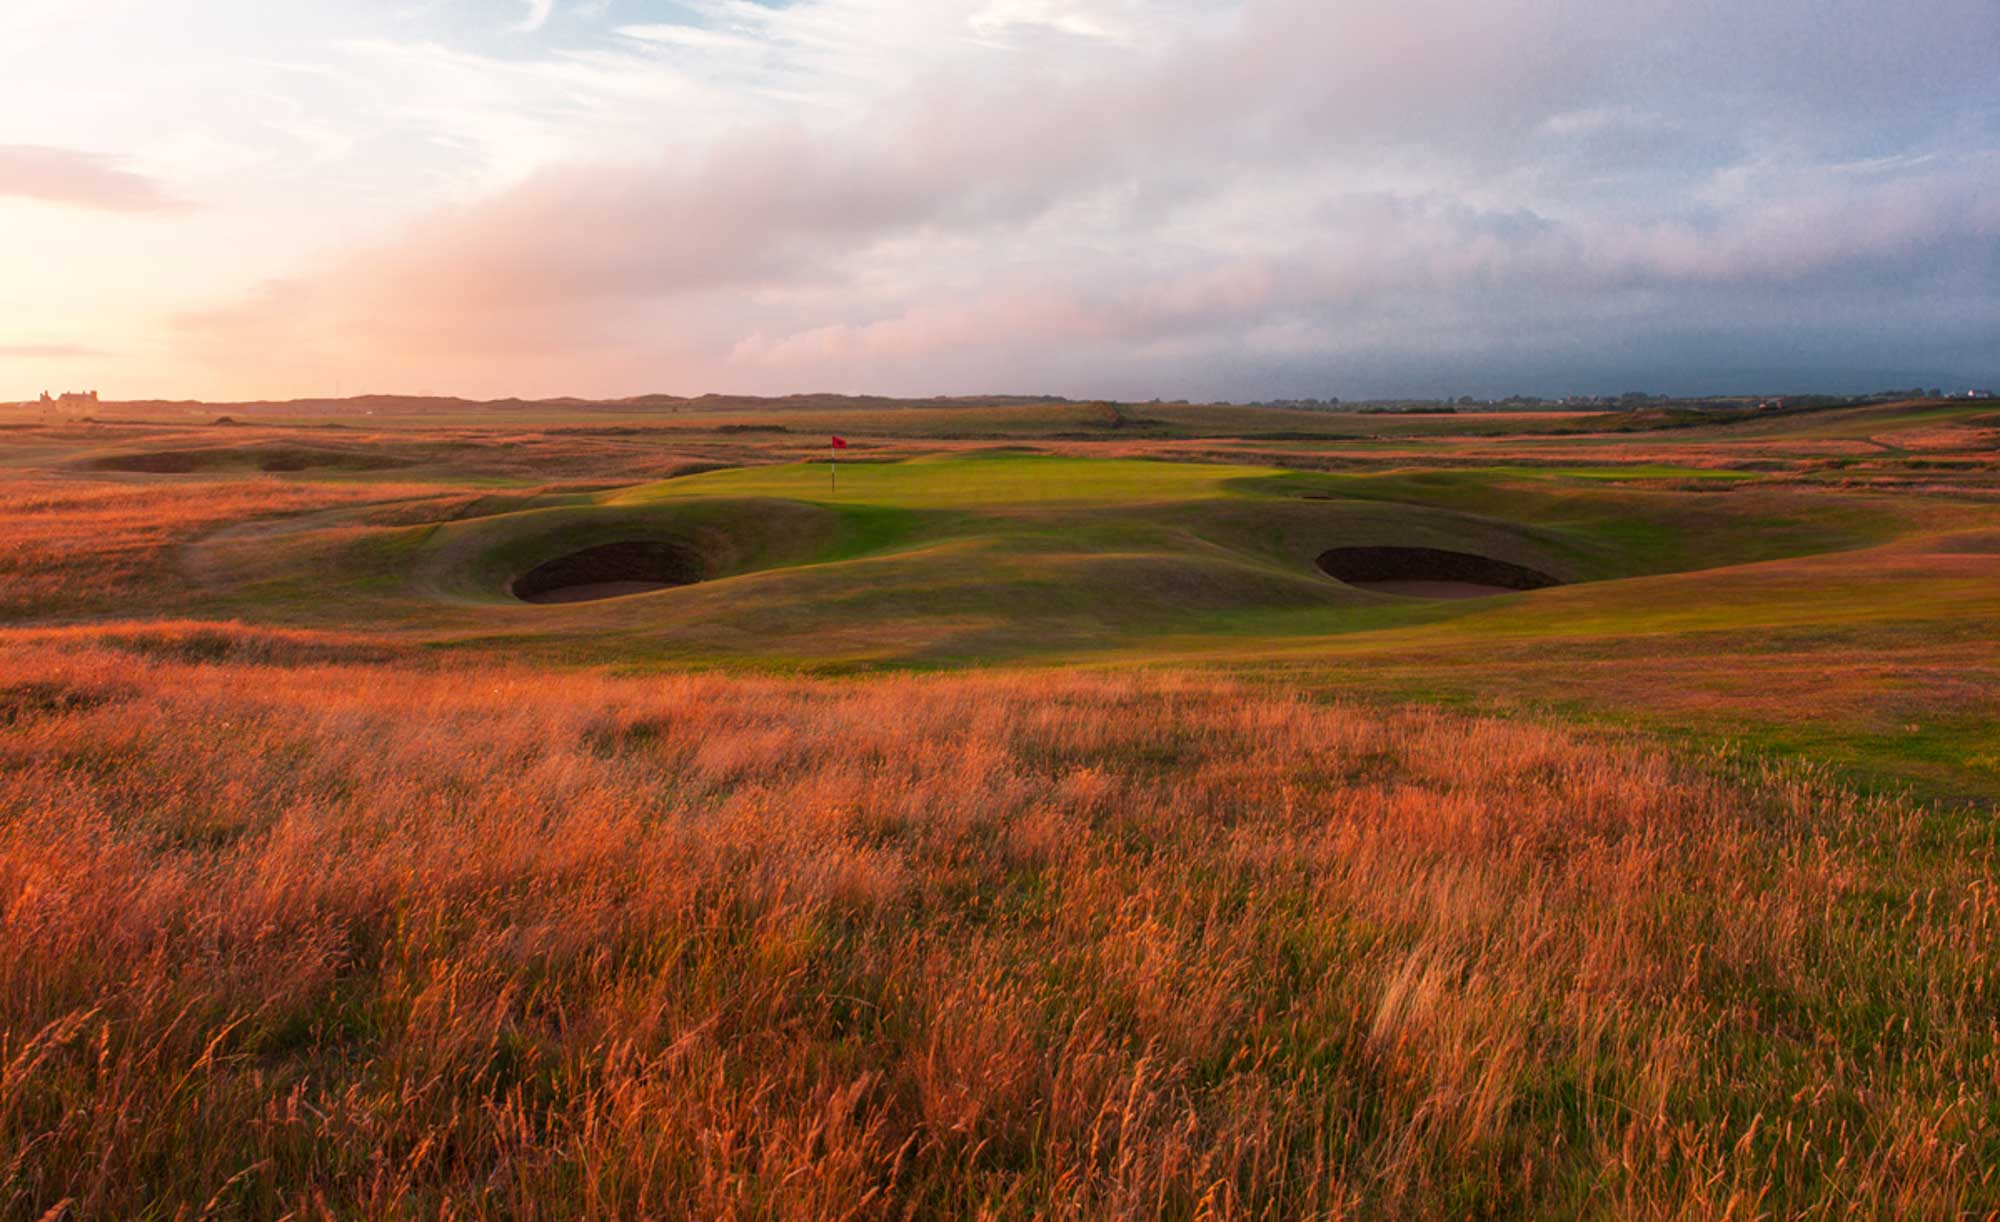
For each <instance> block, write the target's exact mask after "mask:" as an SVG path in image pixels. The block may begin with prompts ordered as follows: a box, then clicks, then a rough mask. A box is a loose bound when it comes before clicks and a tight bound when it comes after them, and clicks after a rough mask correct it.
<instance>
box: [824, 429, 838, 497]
mask: <svg viewBox="0 0 2000 1222" xmlns="http://www.w3.org/2000/svg"><path fill="white" fill-rule="evenodd" d="M826 490H827V491H828V492H829V493H831V494H832V495H834V496H839V495H840V447H839V446H836V445H834V444H833V443H832V442H831V441H829V442H827V443H826Z"/></svg>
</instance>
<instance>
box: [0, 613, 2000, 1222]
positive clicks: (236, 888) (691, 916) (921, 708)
mask: <svg viewBox="0 0 2000 1222" xmlns="http://www.w3.org/2000/svg"><path fill="white" fill-rule="evenodd" d="M173 640H174V633H173V632H172V631H171V630H166V631H162V632H161V633H159V634H157V636H156V637H155V647H154V648H153V649H152V650H150V651H142V653H141V654H140V655H138V656H135V654H134V652H133V651H131V650H130V649H129V648H128V649H125V650H115V651H114V650H110V649H106V648H103V647H101V646H93V645H87V644H83V643H81V642H68V643H62V642H51V643H48V644H44V645H42V646H38V647H35V648H32V649H22V650H18V651H15V652H14V653H12V654H11V656H10V666H9V677H8V680H7V682H6V684H5V685H4V686H0V718H4V720H5V722H6V726H7V733H6V735H5V738H4V740H0V807H4V809H6V810H8V811H9V812H10V814H9V817H8V819H7V820H6V821H5V823H4V825H0V922H4V926H0V928H4V931H5V935H6V942H7V945H8V947H9V951H10V953H9V954H8V955H7V956H5V958H4V960H0V1032H4V1033H5V1034H4V1037H0V1039H3V1040H4V1042H0V1150H4V1151H5V1152H6V1154H5V1160H4V1161H0V1192H4V1196H0V1207H4V1208H5V1209H7V1210H8V1211H9V1212H11V1213H15V1214H18V1215H22V1216H36V1215H39V1214H41V1213H43V1212H44V1211H47V1210H50V1209H54V1208H56V1207H57V1206H59V1205H61V1204H62V1203H64V1202H67V1203H68V1204H69V1206H70V1207H71V1208H72V1209H73V1210H74V1211H75V1213H76V1214H77V1215H78V1216H89V1217H111V1216H120V1217H135V1216H143V1215H145V1214H148V1213H150V1212H158V1213H162V1214H170V1213H173V1212H175V1209H176V1208H177V1207H180V1206H188V1207H192V1208H195V1209H198V1210H206V1211H209V1212H213V1213H221V1214H234V1215H245V1216H268V1215H273V1214H278V1213H291V1214H298V1215H321V1214H333V1215H363V1216H393V1215H410V1216H425V1215H430V1214H433V1213H436V1212H439V1211H443V1210H445V1209H446V1207H447V1203H448V1204H449V1209H450V1211H451V1212H456V1213H459V1214H462V1215H485V1216H570V1215H573V1214H583V1215H589V1216H602V1217H631V1216H674V1215H690V1214H691V1215H695V1216H719V1215H727V1214H769V1215H780V1216H822V1215H824V1216H894V1215H900V1214H903V1213H906V1212H911V1211H914V1212H916V1213H919V1214H926V1215H938V1214H952V1215H972V1214H979V1213H990V1214H994V1215H1000V1216H1030V1215H1043V1214H1049V1215H1057V1216H1072V1217H1103V1216H1133V1217H1151V1216H1159V1215H1162V1214H1165V1215H1173V1216H1191V1217H1192V1216H1288V1217H1295V1216H1305V1215H1327V1216H1341V1215H1347V1214H1363V1213H1365V1214H1373V1215H1376V1216H1385V1215H1401V1216H1411V1215H1416V1214H1423V1215H1437V1214H1451V1215H1461V1214H1468V1213H1471V1214H1522V1213H1536V1214H1548V1213H1559V1214H1571V1213H1610V1214H1616V1215H1619V1216H1624V1217H1720V1216H1740V1217H1758V1216H1799V1215H1801V1214H1809V1213H1819V1214H1825V1215H1829V1216H1842V1215H1852V1214H1855V1213H1857V1212H1859V1213H1873V1214H1881V1213H1894V1214H1899V1215H1901V1216H1909V1217H1917V1216H1930V1217H1944V1216H1951V1215H1952V1214H1953V1213H1954V1212H1958V1211H1965V1210H1973V1211H1976V1210H1978V1209H1979V1208H1981V1207H1982V1203H1988V1204H1990V1203H1991V1202H1992V1201H1994V1200H1995V1199H1996V1193H2000V1181H1996V1178H1995V1177H1996V1172H1995V1169H1994V1168H1995V1162H1996V1154H2000V1114H1996V1109H1995V1100H1996V1098H2000V1052H1996V1043H1995V1036H1994V1029H1993V1023H1994V1017H1995V1012H1996V1011H1995V1007H1996V1001H1995V999H1996V989H2000V950H1996V947H2000V894H1996V892H1995V890H1994V887H1993V881H1994V867H1995V860H1994V842H1993V838H1992V835H1991V830H1990V828H1984V829H1978V828H1974V827H1972V826H1969V825H1963V824H1952V823H1948V822H1941V821H1939V820H1937V819H1936V818H1934V817H1930V816H1927V815H1926V814H1925V813H1924V812H1923V811H1921V810H1918V809H1912V808H1909V807H1906V806H1901V805H1897V804H1894V803H1884V802H1879V801H1864V800H1861V799H1858V798H1856V797H1855V796H1854V795H1852V794H1851V793H1844V792H1841V791H1840V790H1838V789H1836V788H1833V787H1830V786H1829V785H1827V784H1826V783H1825V782H1824V780H1823V779H1822V778H1817V777H1815V776H1814V775H1812V774H1811V773H1810V772H1809V771H1804V770H1799V769H1771V768H1760V767H1757V766H1753V765H1746V764H1744V763H1742V762H1740V761H1737V762H1731V761H1724V760H1717V759H1685V758H1675V757H1674V756H1673V755H1671V754H1669V753H1665V752H1662V751H1660V750H1658V749H1655V748H1650V747H1647V746H1644V745H1642V744H1639V743H1635V742H1631V741H1606V740H1603V739H1598V738H1591V737H1587V736H1583V735H1579V734H1578V733H1575V732H1573V731H1568V730H1565V729H1562V728H1559V727H1554V726H1550V725H1546V724H1508V723H1501V722H1496V721H1490V720H1473V719H1466V718H1461V717H1457V716H1451V715H1443V714H1438V713H1431V712H1422V711H1410V712H1405V713H1399V714H1394V715H1386V716H1385V715H1382V714H1379V713H1376V712H1373V711H1367V710H1361V709H1356V708H1353V707H1348V706H1343V705H1339V704H1319V703H1308V702H1305V701H1302V700H1301V699H1299V698H1297V697H1294V696H1290V695H1286V694H1283V693H1281V692H1273V691H1266V690H1250V689H1244V688H1239V687H1234V686H1231V685H1229V684H1227V683H1223V682H1218V681H1214V680H1204V679H1196V678H1189V677H1149V678H1129V677H1128V678H1087V677H1076V678H1064V677H1059V676H1051V675H1046V674H1037V675H1026V676H986V677H951V678H928V679H926V678H900V679H874V680H868V681H864V682H858V683H840V682H818V683H814V682H801V681H785V680H770V679H761V680H760V679H741V678H737V679H726V678H716V677H678V678H664V679H652V680H630V679H615V678H606V677H602V676H598V675H580V674H572V675H564V676H560V677H552V676H550V675H549V674H547V673H542V672H535V671H520V670H511V669H506V668H500V667H491V668H480V669H473V670H456V669H446V670H442V671H427V670H421V669H415V668H397V667H391V666H325V665H313V664H294V665H284V666H274V665H268V664H260V663H259V662H258V661H256V660H255V659H258V658H260V657H272V658H278V659H282V660H284V661H287V662H293V663H297V662H299V658H298V654H297V644H298V643H297V642H288V641H285V640H283V639H274V640H268V641H265V640H257V639H245V640H242V641H239V642H237V649H236V657H237V659H238V660H237V661H235V662H233V663H230V664H226V665H200V664H191V663H188V662H184V661H177V660H172V658H171V645H172V642H173ZM196 648H197V652H199V651H200V650H201V649H204V648H207V647H205V646H200V645H197V647H196Z"/></svg>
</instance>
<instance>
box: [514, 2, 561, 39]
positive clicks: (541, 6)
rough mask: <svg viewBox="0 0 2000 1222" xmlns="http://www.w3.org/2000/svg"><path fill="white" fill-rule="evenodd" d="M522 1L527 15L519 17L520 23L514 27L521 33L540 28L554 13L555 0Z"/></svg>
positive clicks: (531, 31)
mask: <svg viewBox="0 0 2000 1222" xmlns="http://www.w3.org/2000/svg"><path fill="white" fill-rule="evenodd" d="M524 2H525V3H526V4H527V6H528V13H527V16H525V17H523V18H521V23H520V24H519V25H517V26H515V27H514V28H515V29H517V30H520V31H522V32H523V33H533V32H534V31H536V30H539V29H541V28H542V27H543V26H545V25H547V24H548V23H549V18H550V17H551V16H552V15H554V13H555V8H556V0H524Z"/></svg>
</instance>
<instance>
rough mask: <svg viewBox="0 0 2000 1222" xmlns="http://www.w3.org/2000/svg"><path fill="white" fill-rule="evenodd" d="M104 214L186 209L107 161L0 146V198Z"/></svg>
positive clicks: (57, 151)
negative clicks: (102, 212)
mask: <svg viewBox="0 0 2000 1222" xmlns="http://www.w3.org/2000/svg"><path fill="white" fill-rule="evenodd" d="M6 197H12V198H15V199H31V200H37V201H40V202H43V203H51V204H60V205H63V206H66V207H72V208H90V209H96V210H99V211H105V212H131V213H143V212H156V213H157V212H176V211H179V210H181V209H184V208H186V207H187V206H188V205H187V204H186V203H185V202H184V201H181V200H178V199H175V198H174V197H173V196H172V195H170V194H169V193H168V192H167V190H166V188H164V187H163V186H161V184H159V183H158V182H155V181H154V180H153V179H150V178H147V177H145V176H144V175H141V174H135V173H133V172H132V171H130V170H127V169H124V168H122V167H120V166H119V165H118V164H117V163H116V162H115V161H113V160H112V159H110V158H108V157H102V156H98V155H96V154H92V153H82V152H77V151H75V150H72V149H60V148H44V147H41V146H39V145H30V144H7V145H0V198H6Z"/></svg>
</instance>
